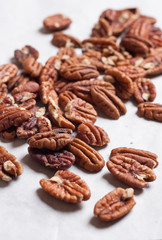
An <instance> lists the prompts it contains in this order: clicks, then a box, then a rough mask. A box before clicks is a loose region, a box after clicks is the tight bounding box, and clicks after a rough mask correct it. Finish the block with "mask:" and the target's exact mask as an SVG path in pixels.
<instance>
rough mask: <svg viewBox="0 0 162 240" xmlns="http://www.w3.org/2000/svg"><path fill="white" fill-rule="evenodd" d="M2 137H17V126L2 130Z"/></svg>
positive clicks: (10, 138) (11, 138)
mask: <svg viewBox="0 0 162 240" xmlns="http://www.w3.org/2000/svg"><path fill="white" fill-rule="evenodd" d="M2 137H3V138H4V139H7V140H13V139H14V138H15V137H16V129H15V127H11V128H9V129H7V130H5V131H3V132H2Z"/></svg>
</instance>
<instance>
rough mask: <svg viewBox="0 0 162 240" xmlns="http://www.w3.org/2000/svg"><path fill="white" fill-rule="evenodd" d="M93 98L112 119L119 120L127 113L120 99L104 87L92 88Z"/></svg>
mask: <svg viewBox="0 0 162 240" xmlns="http://www.w3.org/2000/svg"><path fill="white" fill-rule="evenodd" d="M91 96H92V100H93V102H94V103H95V105H96V106H97V107H98V108H99V109H100V110H101V111H102V112H103V113H104V114H105V115H106V116H108V117H110V118H112V119H118V118H119V117H120V116H121V115H122V114H125V113H126V111H127V110H126V107H125V105H124V103H123V102H122V101H121V100H120V98H118V97H117V96H116V95H114V94H113V93H111V92H110V91H108V90H106V89H105V88H103V87H91Z"/></svg>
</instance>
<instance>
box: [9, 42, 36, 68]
mask: <svg viewBox="0 0 162 240" xmlns="http://www.w3.org/2000/svg"><path fill="white" fill-rule="evenodd" d="M14 56H15V59H16V60H17V61H18V62H19V63H20V64H22V63H23V61H24V60H25V59H26V58H27V57H29V56H31V57H33V58H35V59H37V58H38V57H39V52H38V51H37V50H36V49H35V48H33V47H31V46H29V45H26V46H25V47H23V48H22V49H21V50H15V52H14Z"/></svg>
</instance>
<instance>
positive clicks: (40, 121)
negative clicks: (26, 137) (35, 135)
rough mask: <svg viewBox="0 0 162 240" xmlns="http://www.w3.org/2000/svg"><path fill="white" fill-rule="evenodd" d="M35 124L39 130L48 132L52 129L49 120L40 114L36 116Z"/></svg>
mask: <svg viewBox="0 0 162 240" xmlns="http://www.w3.org/2000/svg"><path fill="white" fill-rule="evenodd" d="M37 125H38V129H39V132H48V131H51V130H52V124H51V121H50V120H49V119H48V118H46V117H44V116H40V117H38V118H37Z"/></svg>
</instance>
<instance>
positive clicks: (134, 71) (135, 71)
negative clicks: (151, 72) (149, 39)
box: [117, 65, 146, 80]
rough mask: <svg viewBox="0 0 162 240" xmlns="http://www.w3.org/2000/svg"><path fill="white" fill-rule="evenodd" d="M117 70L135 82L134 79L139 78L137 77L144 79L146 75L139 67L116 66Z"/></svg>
mask: <svg viewBox="0 0 162 240" xmlns="http://www.w3.org/2000/svg"><path fill="white" fill-rule="evenodd" d="M117 68H118V70H119V71H121V72H123V73H125V74H126V75H127V76H128V77H130V78H131V79H132V80H135V79H136V78H139V77H144V76H145V75H146V71H145V70H144V69H143V68H142V67H140V66H139V67H137V66H133V65H127V66H118V67H117Z"/></svg>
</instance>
